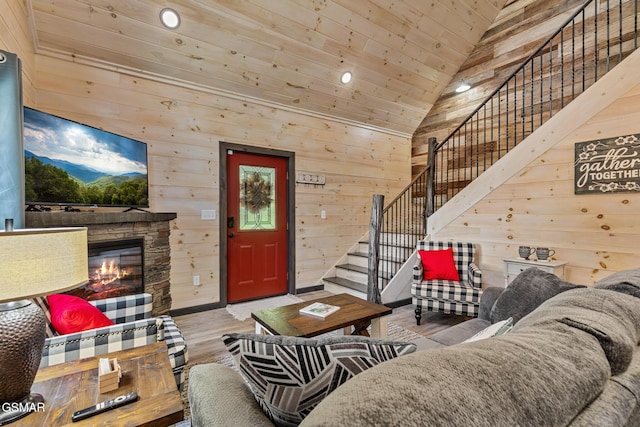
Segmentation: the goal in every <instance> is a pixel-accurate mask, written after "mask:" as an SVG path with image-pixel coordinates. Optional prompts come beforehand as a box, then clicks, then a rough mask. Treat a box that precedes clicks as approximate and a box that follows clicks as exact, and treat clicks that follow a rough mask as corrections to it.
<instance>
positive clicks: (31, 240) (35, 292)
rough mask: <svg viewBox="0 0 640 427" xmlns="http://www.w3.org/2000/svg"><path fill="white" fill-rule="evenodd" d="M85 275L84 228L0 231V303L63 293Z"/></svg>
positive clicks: (85, 233)
mask: <svg viewBox="0 0 640 427" xmlns="http://www.w3.org/2000/svg"><path fill="white" fill-rule="evenodd" d="M88 276H89V267H88V253H87V229H86V228H84V227H70V228H30V229H23V230H15V231H8V232H7V231H5V232H0V303H2V302H8V301H15V300H20V299H26V298H33V297H36V296H41V295H47V294H51V293H56V292H64V291H67V290H69V289H73V288H76V287H78V286H81V285H83V284H84V283H86V282H87V280H88Z"/></svg>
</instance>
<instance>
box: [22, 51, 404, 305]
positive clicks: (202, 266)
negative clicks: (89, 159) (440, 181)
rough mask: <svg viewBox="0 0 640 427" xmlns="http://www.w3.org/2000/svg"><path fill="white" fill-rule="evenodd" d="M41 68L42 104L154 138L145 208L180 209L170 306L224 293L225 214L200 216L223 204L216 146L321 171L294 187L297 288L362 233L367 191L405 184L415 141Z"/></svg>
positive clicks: (68, 69) (115, 76)
mask: <svg viewBox="0 0 640 427" xmlns="http://www.w3.org/2000/svg"><path fill="white" fill-rule="evenodd" d="M35 75H36V86H37V87H36V89H37V90H36V92H37V103H36V104H35V105H33V106H34V107H35V108H38V109H41V110H44V111H48V112H51V113H53V114H57V115H60V116H63V117H68V118H70V119H73V120H77V121H80V122H83V123H88V124H90V125H93V126H96V127H100V128H104V129H107V130H109V131H112V132H114V133H117V134H122V135H125V136H129V137H133V138H136V139H140V140H142V141H145V142H147V143H148V144H149V146H148V150H149V168H150V189H151V195H150V203H151V208H150V209H151V211H153V212H177V214H178V218H177V220H176V221H175V225H174V227H173V230H172V234H171V249H172V264H171V283H172V288H171V289H172V296H173V309H177V308H186V307H193V306H198V305H203V304H208V303H214V302H218V301H219V299H220V283H219V265H220V264H219V263H220V262H221V261H220V252H219V238H220V237H219V218H218V220H215V221H203V220H201V219H200V211H201V210H202V209H216V210H219V206H220V201H219V196H218V194H219V169H218V164H219V161H218V156H219V154H218V145H219V141H226V142H232V143H238V144H245V145H253V146H260V147H267V148H274V149H280V150H287V151H292V152H295V154H296V156H295V157H296V158H295V162H296V169H297V170H298V171H305V172H310V173H313V174H321V175H325V176H326V185H325V186H322V187H313V186H305V185H298V186H297V187H296V268H295V269H296V287H297V288H304V287H309V286H314V285H317V284H319V281H320V278H321V277H322V275H323V274H324V273H325V272H326V271H327V270H328V269H329V268H330V267H331V266H332V265H333V264H334V263H335V262H336V261H337V260H338V258H339V257H340V256H342V255H343V254H344V252H345V251H346V250H347V249H348V248H349V247H350V246H351V245H353V244H354V243H355V242H356V240H357V239H358V238H360V237H361V235H363V234H364V233H365V231H366V229H367V227H368V218H369V212H370V209H371V206H370V205H371V196H372V194H374V193H380V194H384V195H386V196H387V197H392V196H395V195H396V194H397V193H398V192H399V191H400V190H401V189H402V188H403V187H404V186H405V185H406V183H407V182H408V181H409V175H410V167H409V159H410V139H409V138H408V137H399V136H397V135H391V134H388V133H385V132H381V131H376V130H371V129H365V128H362V127H357V126H353V125H348V124H344V123H339V122H336V121H331V120H327V119H322V118H318V117H314V116H310V115H306V114H300V113H297V112H294V111H288V110H284V109H278V108H276V107H274V106H270V105H264V104H261V103H257V102H252V101H250V100H242V99H232V98H229V97H224V96H221V95H218V94H215V93H208V92H206V91H203V90H198V89H196V88H187V87H178V86H175V85H171V84H167V83H163V82H157V81H151V80H146V79H144V78H141V77H136V76H131V75H125V74H120V73H118V72H113V71H110V70H106V69H98V68H95V67H92V66H88V65H81V64H77V63H74V62H71V61H69V60H63V59H56V58H52V57H47V56H42V55H37V56H36V74H35ZM321 210H325V211H326V213H327V219H326V220H323V219H321V218H320V213H321ZM193 275H199V276H200V281H201V283H202V285H201V286H199V287H194V286H193V285H192V276H193Z"/></svg>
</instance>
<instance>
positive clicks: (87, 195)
mask: <svg viewBox="0 0 640 427" xmlns="http://www.w3.org/2000/svg"><path fill="white" fill-rule="evenodd" d="M147 193H148V192H147V176H146V175H144V174H141V173H137V172H130V173H125V174H121V175H110V174H107V173H105V172H101V171H97V170H95V169H92V168H89V167H87V166H83V165H78V164H75V163H71V162H67V161H64V160H56V159H51V158H48V157H42V156H37V155H35V154H33V153H32V152H30V151H28V150H25V199H26V201H27V203H33V204H38V203H55V204H85V205H120V206H147V205H148V200H147Z"/></svg>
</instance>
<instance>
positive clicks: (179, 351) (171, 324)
mask: <svg viewBox="0 0 640 427" xmlns="http://www.w3.org/2000/svg"><path fill="white" fill-rule="evenodd" d="M159 319H161V320H162V327H161V328H160V331H159V335H160V336H159V338H158V341H160V340H164V341H165V343H166V344H167V353H168V354H169V362H170V363H171V368H172V369H173V376H174V377H175V379H176V384H177V385H178V388H179V389H182V384H184V380H185V375H184V369H185V366H186V365H187V362H188V361H189V354H188V353H187V343H186V341H185V340H184V337H183V336H182V332H180V329H178V325H176V322H175V321H174V320H173V319H172V318H171V317H170V316H160V317H159Z"/></svg>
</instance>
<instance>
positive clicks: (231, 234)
mask: <svg viewBox="0 0 640 427" xmlns="http://www.w3.org/2000/svg"><path fill="white" fill-rule="evenodd" d="M227 236H229V238H231V237H233V236H235V234H233V233H229V234H227Z"/></svg>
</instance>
